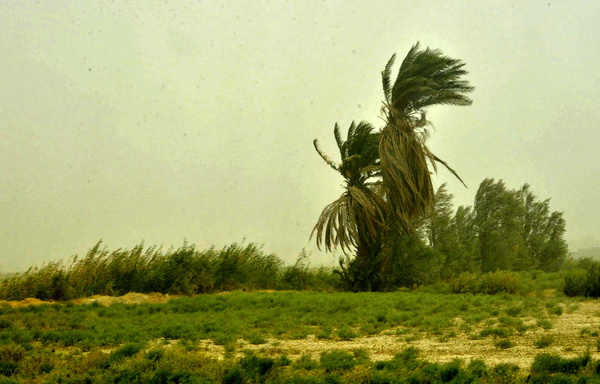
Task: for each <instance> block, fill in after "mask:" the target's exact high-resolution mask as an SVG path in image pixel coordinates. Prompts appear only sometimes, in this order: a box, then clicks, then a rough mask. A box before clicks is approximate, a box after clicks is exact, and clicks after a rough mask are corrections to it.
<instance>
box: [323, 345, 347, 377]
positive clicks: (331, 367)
mask: <svg viewBox="0 0 600 384" xmlns="http://www.w3.org/2000/svg"><path fill="white" fill-rule="evenodd" d="M320 362H321V367H323V368H325V371H326V372H332V371H347V370H349V369H352V368H354V366H355V365H356V361H355V360H354V356H353V355H352V354H350V353H348V352H344V351H336V350H334V351H331V352H323V353H322V354H321V361H320Z"/></svg>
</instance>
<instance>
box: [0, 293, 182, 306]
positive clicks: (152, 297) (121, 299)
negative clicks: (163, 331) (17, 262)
mask: <svg viewBox="0 0 600 384" xmlns="http://www.w3.org/2000/svg"><path fill="white" fill-rule="evenodd" d="M178 297H181V296H173V295H163V294H162V293H148V294H146V293H128V294H126V295H123V296H100V295H94V296H90V297H84V298H81V299H76V300H71V302H72V303H73V304H90V303H99V304H102V305H104V306H109V305H112V304H116V303H124V304H142V303H166V302H167V301H169V300H171V299H176V298H178ZM52 303H54V302H53V301H42V300H39V299H36V298H33V297H30V298H27V299H25V300H21V301H0V305H4V304H8V305H10V306H11V307H15V308H19V307H27V306H29V305H41V304H52Z"/></svg>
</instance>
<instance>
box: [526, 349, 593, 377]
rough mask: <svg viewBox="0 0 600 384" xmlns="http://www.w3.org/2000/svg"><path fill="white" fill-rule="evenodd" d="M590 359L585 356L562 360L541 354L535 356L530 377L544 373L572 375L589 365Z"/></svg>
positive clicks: (588, 356)
mask: <svg viewBox="0 0 600 384" xmlns="http://www.w3.org/2000/svg"><path fill="white" fill-rule="evenodd" d="M591 361H592V358H591V357H590V355H588V354H586V355H583V356H580V357H575V358H572V359H568V358H563V357H560V356H557V355H550V354H546V353H542V354H540V355H537V356H536V357H535V359H534V361H533V364H532V365H531V373H532V375H540V374H544V373H564V374H570V375H574V374H577V373H578V372H579V371H580V370H581V369H582V368H585V367H586V366H587V365H588V364H590V363H591Z"/></svg>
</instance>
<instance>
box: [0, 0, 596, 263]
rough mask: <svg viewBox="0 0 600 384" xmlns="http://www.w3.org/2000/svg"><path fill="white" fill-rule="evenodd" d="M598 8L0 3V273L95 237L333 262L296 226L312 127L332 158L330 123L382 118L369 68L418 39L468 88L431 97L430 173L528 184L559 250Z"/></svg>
mask: <svg viewBox="0 0 600 384" xmlns="http://www.w3.org/2000/svg"><path fill="white" fill-rule="evenodd" d="M250 4H251V5H250ZM598 20H600V2H596V1H588V0H584V1H551V2H549V1H514V2H511V1H451V2H450V1H422V2H417V1H404V0H398V1H396V0H395V1H368V2H367V1H358V0H357V1H309V2H305V1H285V2H284V1H260V2H259V1H256V2H240V1H231V2H226V1H198V2H191V1H189V2H188V1H164V2H160V3H159V2H154V1H26V2H23V1H17V0H15V1H10V0H3V1H0V272H2V271H5V272H6V271H14V270H18V269H23V268H26V267H29V266H31V265H33V264H40V263H41V262H44V261H49V260H56V259H58V258H63V257H68V256H71V255H73V254H75V253H78V254H84V253H85V251H86V250H87V249H89V248H90V247H91V246H93V245H94V244H95V243H96V242H97V241H98V240H99V239H103V240H104V243H105V245H106V246H108V247H109V249H116V248H120V247H132V246H133V245H135V244H137V243H139V242H140V241H142V240H144V241H145V242H146V244H148V245H155V244H156V245H161V244H162V245H164V246H165V247H167V248H168V247H169V246H171V245H173V246H179V245H181V244H182V243H183V240H184V239H187V240H188V241H189V242H192V243H196V244H198V246H199V247H201V248H204V247H208V246H210V245H216V246H217V247H222V246H224V245H226V244H229V243H232V242H235V241H241V240H242V239H244V238H246V239H247V241H252V242H257V243H259V244H264V248H265V250H267V251H269V252H275V253H277V254H278V255H279V256H281V257H282V258H283V259H285V260H286V261H289V262H291V261H293V260H295V258H296V256H297V255H298V253H299V251H300V250H301V249H302V248H303V247H307V249H309V250H313V256H314V260H315V262H331V261H333V259H334V258H333V257H331V256H330V255H325V254H324V253H321V252H318V251H316V250H314V248H315V247H314V246H313V242H309V241H308V237H309V235H310V232H311V230H312V227H313V225H314V223H315V221H316V219H317V217H318V216H319V214H320V212H321V210H322V208H323V207H324V206H325V205H326V204H328V203H329V202H331V201H333V200H334V199H336V198H337V197H338V196H339V195H340V194H341V193H342V189H341V183H342V179H341V177H340V176H339V175H337V174H336V173H335V172H334V171H333V170H331V169H330V168H329V167H328V166H327V165H326V164H325V163H323V161H322V160H321V159H320V158H319V156H318V155H317V154H316V152H315V151H314V149H313V147H312V140H313V139H314V138H315V137H316V138H319V140H320V142H321V144H322V146H323V147H324V149H325V150H326V151H327V152H328V153H329V154H330V155H331V156H336V158H337V155H338V153H337V151H336V147H335V144H334V139H333V134H332V132H333V125H334V123H335V122H339V123H340V124H341V126H342V128H343V130H344V132H345V130H346V129H347V127H348V125H349V124H350V122H351V121H352V120H357V121H358V120H368V121H370V122H372V123H373V124H375V125H376V126H378V127H379V126H381V125H382V120H381V119H380V118H379V115H380V107H381V101H382V99H383V94H382V91H381V70H382V69H383V67H384V66H385V64H386V62H387V60H388V59H389V58H390V56H391V55H392V54H393V53H394V52H397V53H398V56H399V59H401V58H403V57H404V55H405V54H406V52H407V51H408V50H409V49H410V47H411V46H412V44H414V43H415V42H416V41H420V42H421V44H422V45H423V46H430V47H432V48H440V49H441V50H442V51H443V52H444V53H445V54H447V55H449V56H451V57H454V58H459V59H462V60H463V61H464V62H466V63H467V66H466V69H467V70H468V71H469V75H468V76H467V78H468V80H470V81H471V83H472V84H473V85H475V86H476V88H477V89H476V91H475V92H473V94H472V98H473V100H474V103H473V105H472V106H470V107H436V108H433V109H431V110H430V112H429V118H430V120H432V122H433V124H434V126H435V132H434V133H433V135H432V139H431V141H430V146H431V148H432V149H433V151H434V152H435V153H436V154H437V155H438V156H439V157H441V158H442V159H444V160H446V161H447V162H448V163H449V164H450V165H451V166H452V167H453V168H454V169H455V170H456V171H457V172H458V173H459V174H460V175H461V176H462V178H463V179H464V180H465V182H466V183H467V185H468V186H469V189H464V187H462V186H461V185H460V184H459V183H458V182H457V181H455V180H454V179H453V176H452V175H451V174H449V173H448V172H446V171H445V170H443V169H441V170H440V173H439V174H438V176H437V177H436V185H439V184H441V183H443V182H446V181H447V182H448V183H449V190H450V192H452V193H454V194H455V204H456V205H459V204H472V202H473V198H474V195H475V192H476V190H477V187H478V185H479V183H480V182H481V181H482V180H483V179H484V178H486V177H494V178H497V179H504V180H505V182H506V184H507V185H508V186H509V187H511V188H518V187H520V186H521V185H522V184H523V183H526V182H527V183H529V184H531V187H532V189H533V191H534V192H535V193H536V194H537V195H538V196H539V197H540V198H549V197H550V198H552V200H551V208H552V209H553V210H558V211H564V215H565V218H566V220H567V236H566V237H567V239H568V240H569V242H570V244H571V250H576V249H574V248H578V247H583V246H592V245H600V204H599V199H600V132H599V129H598V124H599V123H598V122H599V121H600V109H599V108H598V106H599V105H600V91H599V89H600V65H599V64H600V63H599V61H600V44H598V36H600V27H599V24H598ZM398 61H400V60H398ZM395 69H397V66H396V68H395ZM394 75H395V73H394Z"/></svg>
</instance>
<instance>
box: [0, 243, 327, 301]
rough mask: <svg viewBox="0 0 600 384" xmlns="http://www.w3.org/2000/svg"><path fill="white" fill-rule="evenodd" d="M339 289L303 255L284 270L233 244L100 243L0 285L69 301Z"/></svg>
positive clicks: (273, 259) (10, 295)
mask: <svg viewBox="0 0 600 384" xmlns="http://www.w3.org/2000/svg"><path fill="white" fill-rule="evenodd" d="M337 285H338V277H337V275H335V274H333V271H332V269H331V268H326V267H321V268H314V267H311V266H310V264H309V262H308V256H307V254H306V253H305V252H304V251H302V253H301V254H300V256H299V257H298V260H297V261H296V263H295V264H294V265H291V266H286V265H285V264H284V263H283V261H282V260H281V259H279V258H278V257H277V256H276V255H274V254H267V253H265V252H264V251H263V250H262V249H261V247H260V246H258V245H256V244H254V243H249V244H244V243H234V244H231V245H229V246H226V247H224V248H223V249H220V250H217V249H215V248H209V249H207V250H203V251H200V250H198V249H196V247H195V246H194V245H190V244H187V243H184V245H183V246H182V247H180V248H177V249H169V250H166V251H163V250H162V249H161V248H158V247H145V246H144V244H143V243H142V244H139V245H136V246H135V247H133V248H132V249H117V250H114V251H109V250H107V249H106V248H104V247H102V242H101V241H99V242H98V243H97V244H96V245H95V246H94V247H92V248H91V249H90V250H89V251H88V252H87V254H86V255H85V256H84V257H81V258H80V257H79V256H75V257H73V258H72V259H71V260H70V262H68V263H63V262H61V261H58V262H50V263H47V264H45V265H43V266H41V267H32V268H30V269H29V270H27V271H26V272H24V273H17V274H14V275H11V276H9V277H7V278H6V279H4V280H3V281H2V282H1V283H0V299H4V300H22V299H24V298H27V297H35V298H38V299H41V300H69V299H73V298H78V297H85V296H91V295H97V294H98V295H122V294H125V293H128V292H142V293H149V292H160V293H170V294H184V295H191V294H196V293H208V292H215V291H225V290H238V289H241V290H259V289H280V290H285V289H313V290H330V289H333V288H335V287H336V286H337Z"/></svg>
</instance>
